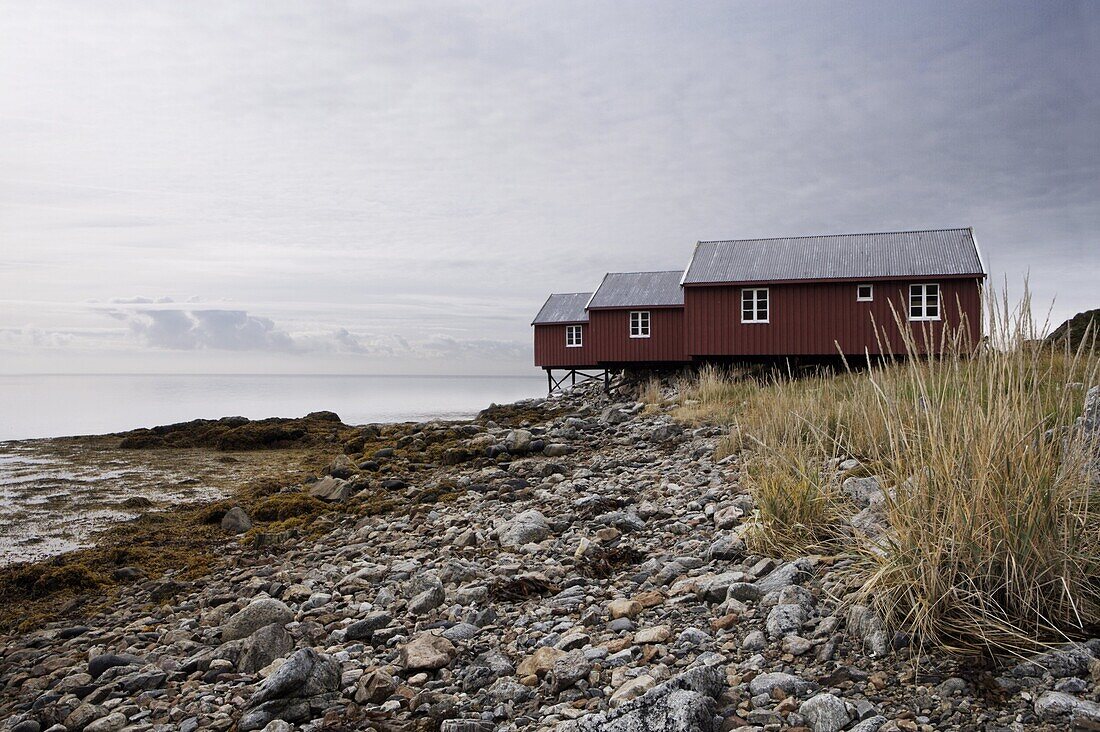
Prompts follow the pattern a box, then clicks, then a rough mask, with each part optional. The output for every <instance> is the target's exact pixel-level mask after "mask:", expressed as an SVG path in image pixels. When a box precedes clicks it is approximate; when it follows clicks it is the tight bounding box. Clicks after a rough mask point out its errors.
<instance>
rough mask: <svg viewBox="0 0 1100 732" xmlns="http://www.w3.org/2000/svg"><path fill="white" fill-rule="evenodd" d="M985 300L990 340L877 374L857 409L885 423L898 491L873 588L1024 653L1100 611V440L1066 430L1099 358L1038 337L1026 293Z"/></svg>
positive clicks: (939, 621) (911, 617)
mask: <svg viewBox="0 0 1100 732" xmlns="http://www.w3.org/2000/svg"><path fill="white" fill-rule="evenodd" d="M986 311H987V318H986V319H987V324H988V332H989V344H988V345H987V346H986V347H984V348H982V349H980V350H979V351H978V352H977V353H976V354H973V355H971V354H970V353H969V352H967V351H965V350H963V349H962V348H960V347H959V346H958V345H957V344H953V345H949V346H948V347H947V348H946V349H945V350H944V351H943V352H942V353H941V354H940V355H939V357H938V358H936V359H932V360H919V359H913V360H909V361H906V362H904V363H901V364H897V365H893V366H890V367H886V368H881V369H874V370H872V371H871V372H870V373H869V374H868V375H867V377H866V379H867V381H868V382H869V383H870V384H871V386H872V387H873V394H874V398H873V399H861V400H859V401H858V402H857V404H856V405H855V406H856V411H855V416H856V418H858V419H863V420H866V421H868V422H874V423H877V424H881V425H882V427H883V429H884V431H885V432H884V439H883V440H881V441H879V442H878V444H877V449H876V450H874V451H873V453H872V455H871V457H872V458H873V459H874V460H875V461H876V463H878V464H879V465H881V466H882V468H883V469H882V475H883V477H884V479H885V482H886V483H887V484H888V485H894V486H896V494H895V496H894V497H893V498H891V499H889V500H888V501H887V506H886V508H887V516H888V519H889V525H890V530H889V532H888V533H887V534H886V535H885V537H884V539H883V541H882V543H881V545H880V546H877V547H873V549H874V551H870V552H868V553H867V556H868V557H870V561H871V563H872V566H871V569H870V571H869V572H868V575H867V580H866V583H865V585H864V595H865V598H866V599H867V600H868V601H869V602H871V603H873V604H874V605H875V606H876V607H878V609H879V610H880V611H881V612H882V613H883V614H884V615H885V616H886V617H887V618H889V619H892V620H893V621H894V622H896V623H898V624H900V625H902V626H905V627H908V628H910V629H912V630H914V631H916V632H917V633H918V634H919V636H920V637H921V638H923V639H927V640H930V641H933V642H938V643H940V644H942V645H944V646H946V647H948V648H950V649H953V650H956V651H959V652H965V653H973V652H990V651H992V652H1004V651H1009V652H1024V651H1027V650H1031V649H1033V648H1034V647H1036V646H1037V645H1039V644H1042V643H1045V642H1052V641H1058V640H1061V639H1064V638H1066V637H1067V636H1078V635H1081V634H1083V633H1086V632H1088V631H1089V630H1090V629H1091V628H1092V627H1094V626H1095V625H1096V624H1097V623H1098V622H1100V586H1098V585H1097V584H1096V581H1095V578H1096V576H1097V573H1098V570H1100V504H1097V503H1096V502H1095V501H1093V500H1092V499H1093V493H1094V491H1095V487H1094V486H1092V485H1090V480H1089V477H1088V475H1087V473H1086V469H1085V468H1086V455H1087V450H1088V449H1089V448H1090V447H1094V446H1089V445H1085V444H1083V439H1082V438H1081V437H1080V436H1074V435H1073V434H1072V433H1069V432H1067V430H1066V429H1065V427H1066V425H1069V424H1071V423H1072V422H1073V420H1074V418H1075V417H1076V416H1078V415H1079V414H1080V411H1081V405H1082V402H1083V395H1084V388H1081V384H1082V382H1083V383H1084V384H1094V383H1097V376H1098V369H1097V358H1096V354H1095V353H1093V352H1091V351H1090V350H1087V349H1085V348H1081V349H1078V350H1077V351H1074V352H1070V351H1068V350H1066V349H1052V348H1046V347H1040V346H1037V345H1036V344H1037V343H1039V341H1038V339H1037V337H1036V335H1037V328H1036V327H1035V324H1034V323H1033V322H1032V320H1031V318H1030V312H1031V308H1030V303H1029V302H1028V301H1027V298H1026V296H1025V299H1024V302H1023V303H1021V305H1020V306H1019V307H1017V308H1011V307H1010V306H1009V303H1008V302H1007V300H1005V299H1003V298H1002V299H1001V300H995V299H992V298H990V299H989V301H988V302H987V308H986ZM903 331H905V329H903ZM908 345H909V346H910V347H911V346H912V345H913V344H912V342H911V341H910V343H909V344H908Z"/></svg>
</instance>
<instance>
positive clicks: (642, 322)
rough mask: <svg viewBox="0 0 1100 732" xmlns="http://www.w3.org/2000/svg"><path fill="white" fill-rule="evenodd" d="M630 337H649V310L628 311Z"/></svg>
mask: <svg viewBox="0 0 1100 732" xmlns="http://www.w3.org/2000/svg"><path fill="white" fill-rule="evenodd" d="M630 337H631V338H649V311H648V310H631V311H630Z"/></svg>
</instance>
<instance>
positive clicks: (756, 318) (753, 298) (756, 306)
mask: <svg viewBox="0 0 1100 732" xmlns="http://www.w3.org/2000/svg"><path fill="white" fill-rule="evenodd" d="M760 293H764V296H763V297H760ZM746 296H748V297H749V301H750V302H752V317H751V318H748V319H747V320H746V319H745V302H746ZM761 302H763V303H764V317H763V318H761V317H760V303H761ZM771 318H772V296H771V293H770V292H768V288H767V287H746V288H744V289H742V290H741V322H742V323H770V322H771Z"/></svg>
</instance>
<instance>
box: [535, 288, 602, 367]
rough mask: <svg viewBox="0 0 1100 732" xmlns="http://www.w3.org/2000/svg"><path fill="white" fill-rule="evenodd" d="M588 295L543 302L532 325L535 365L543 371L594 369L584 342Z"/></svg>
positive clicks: (566, 295)
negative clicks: (533, 328) (533, 330)
mask: <svg viewBox="0 0 1100 732" xmlns="http://www.w3.org/2000/svg"><path fill="white" fill-rule="evenodd" d="M591 297H592V293H591V292H570V293H563V294H554V295H551V296H550V297H548V298H547V299H546V302H545V303H543V306H542V309H541V310H539V314H538V315H536V316H535V319H534V320H533V321H531V325H533V326H534V327H535V365H536V366H539V367H541V368H545V369H587V368H595V367H596V359H595V357H593V356H592V351H593V349H592V347H591V346H590V345H589V344H588V343H587V341H588V338H587V335H588V333H587V332H586V331H587V330H588V313H587V312H586V311H585V309H584V308H585V306H586V305H587V304H588V301H589V299H590V298H591Z"/></svg>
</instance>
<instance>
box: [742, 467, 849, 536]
mask: <svg viewBox="0 0 1100 732" xmlns="http://www.w3.org/2000/svg"><path fill="white" fill-rule="evenodd" d="M745 477H746V479H747V480H748V484H749V487H750V490H751V491H752V495H753V499H754V502H755V504H756V511H757V516H756V518H755V520H754V521H753V523H752V524H751V526H750V529H749V531H748V533H747V534H746V535H745V538H746V539H747V541H748V542H749V546H750V548H751V549H752V551H754V552H759V553H763V554H767V555H769V556H780V557H799V556H804V555H806V554H808V553H834V552H835V551H836V549H837V548H838V547H839V546H840V543H841V541H842V540H843V538H844V536H845V533H844V532H842V531H841V530H840V529H841V527H842V526H843V524H842V520H841V513H842V507H843V500H842V497H841V495H840V491H839V490H838V488H839V486H838V485H837V483H836V481H835V480H833V479H831V477H830V476H829V475H828V474H827V473H826V471H825V470H824V465H823V463H822V460H821V456H820V455H819V454H808V451H806V450H803V449H800V448H798V447H793V448H790V449H787V450H779V451H769V452H768V453H765V454H760V455H757V456H756V457H754V458H753V459H752V460H750V461H749V462H748V464H747V466H746V470H745Z"/></svg>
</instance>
